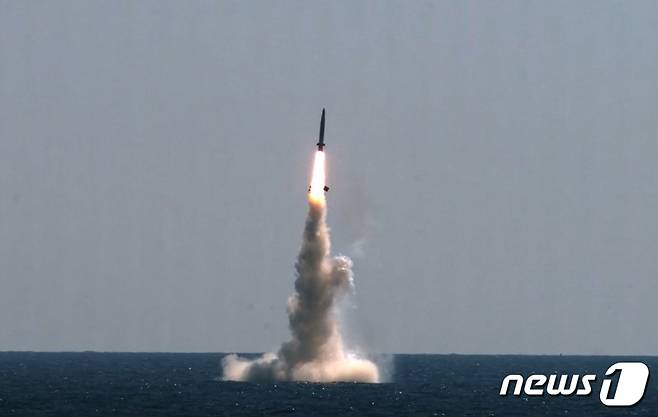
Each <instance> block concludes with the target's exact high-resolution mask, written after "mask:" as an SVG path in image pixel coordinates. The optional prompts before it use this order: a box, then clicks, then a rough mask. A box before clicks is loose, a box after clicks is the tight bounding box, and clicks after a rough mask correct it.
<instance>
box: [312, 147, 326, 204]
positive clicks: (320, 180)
mask: <svg viewBox="0 0 658 417" xmlns="http://www.w3.org/2000/svg"><path fill="white" fill-rule="evenodd" d="M324 160H325V155H324V151H316V152H315V160H314V162H313V175H312V177H311V186H310V188H309V191H308V198H309V201H311V202H313V203H323V204H324V203H325V196H324V192H325V190H324V187H325V179H326V173H325V168H324Z"/></svg>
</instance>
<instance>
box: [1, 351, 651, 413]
mask: <svg viewBox="0 0 658 417" xmlns="http://www.w3.org/2000/svg"><path fill="white" fill-rule="evenodd" d="M222 356H223V355H222V354H187V353H26V352H6V353H0V415H1V416H5V415H10V416H25V417H29V416H72V417H73V416H75V417H85V416H96V415H113V416H143V417H148V416H176V417H184V416H264V415H298V416H443V415H445V416H572V417H573V416H608V415H609V416H622V415H624V416H631V415H639V416H658V384H657V383H655V381H654V380H655V375H654V376H653V378H652V377H650V380H649V384H648V387H647V391H646V394H645V396H644V399H643V400H642V401H641V402H640V403H639V404H638V405H636V406H634V407H631V408H607V407H605V406H603V405H602V404H601V403H600V401H599V398H598V392H599V387H600V379H601V377H598V378H597V381H596V383H595V384H594V385H593V390H594V394H593V395H591V396H589V397H562V398H559V397H549V396H546V395H545V396H543V397H527V396H525V395H524V396H521V397H514V396H508V397H500V396H499V395H498V391H499V389H500V383H501V381H502V379H503V377H504V376H505V375H507V374H510V373H520V374H523V375H529V374H532V373H543V374H551V373H558V374H580V375H583V374H587V373H592V374H597V375H602V374H603V372H604V371H605V370H606V369H607V368H608V366H610V365H611V364H613V363H615V362H618V361H629V360H639V361H642V362H644V363H646V364H647V365H648V366H649V368H650V370H651V372H652V373H653V372H654V371H656V372H658V358H657V357H650V358H647V357H634V358H614V357H582V356H580V357H578V356H487V355H485V356H462V355H395V356H394V357H393V358H392V360H391V362H392V365H393V367H394V371H393V374H392V382H390V383H385V384H352V383H335V384H309V383H276V384H274V383H268V384H262V383H261V384H255V383H238V382H222V381H221V380H220V378H219V377H220V375H221V371H220V360H221V357H222Z"/></svg>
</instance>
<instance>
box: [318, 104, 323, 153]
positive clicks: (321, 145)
mask: <svg viewBox="0 0 658 417" xmlns="http://www.w3.org/2000/svg"><path fill="white" fill-rule="evenodd" d="M317 145H318V151H320V152H322V151H323V150H324V109H322V118H321V119H320V140H318V143H317Z"/></svg>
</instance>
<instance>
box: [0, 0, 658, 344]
mask: <svg viewBox="0 0 658 417" xmlns="http://www.w3.org/2000/svg"><path fill="white" fill-rule="evenodd" d="M657 16H658V4H657V3H655V2H642V1H637V2H623V1H582V2H570V1H554V2H541V1H534V2H532V1H530V2H528V1H518V2H517V1H500V2H485V1H482V2H462V1H450V2H447V1H439V2H402V1H400V2H397V1H384V2H379V1H377V2H376V1H372V2H369V1H357V2H352V1H338V2H314V3H309V2H302V1H282V2H228V1H226V2H224V1H221V2H214V1H188V2H178V1H138V2H133V1H116V2H100V1H92V2H88V1H82V0H81V1H61V2H46V1H31V2H19V1H0V350H44V351H61V350H67V351H70V350H74V351H77V350H98V351H190V352H195V351H202V352H232V351H238V352H243V351H248V352H261V351H270V350H272V349H276V348H277V346H279V344H280V343H281V342H282V341H285V340H287V339H288V328H287V318H286V313H285V306H286V300H287V297H288V296H289V295H290V293H291V292H292V289H293V281H294V260H295V258H296V255H297V251H298V249H299V246H300V242H301V240H300V239H301V233H302V228H303V225H304V219H305V214H306V210H307V203H306V189H307V186H308V181H309V175H310V169H311V167H310V164H311V160H312V157H313V151H314V146H313V145H314V144H315V142H316V141H317V130H318V126H319V118H320V112H321V110H322V108H323V107H326V109H327V127H326V134H325V140H326V142H327V148H326V150H327V164H328V170H329V172H328V182H329V184H328V185H329V186H330V187H331V191H330V192H329V195H328V205H329V213H328V222H329V224H330V226H331V228H332V236H333V249H334V251H335V252H336V253H340V254H345V255H348V256H350V257H352V258H353V260H354V270H355V283H356V294H355V295H354V296H353V297H352V298H351V299H349V300H347V301H346V302H345V306H344V311H343V313H342V314H343V321H344V322H345V324H344V325H345V326H346V334H347V338H348V341H349V342H350V344H352V345H353V346H358V347H359V348H360V349H362V350H365V351H370V352H408V353H416V352H424V353H453V352H454V353H528V354H559V353H563V354H653V355H656V354H658V332H656V325H655V322H654V320H655V318H656V317H658V303H657V302H656V296H657V295H658V279H657V278H658V218H657V216H656V214H657V213H658V169H657V168H656V161H657V160H658V122H657V121H656V120H657V119H656V109H657V108H658V17H657Z"/></svg>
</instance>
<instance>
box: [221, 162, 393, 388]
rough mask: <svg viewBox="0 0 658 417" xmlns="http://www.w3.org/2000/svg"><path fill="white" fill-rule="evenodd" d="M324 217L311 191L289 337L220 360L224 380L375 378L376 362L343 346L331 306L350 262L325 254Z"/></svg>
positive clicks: (346, 281) (342, 289) (348, 283)
mask: <svg viewBox="0 0 658 417" xmlns="http://www.w3.org/2000/svg"><path fill="white" fill-rule="evenodd" d="M322 156H323V157H324V155H322ZM316 161H317V160H316ZM323 169H324V167H323ZM323 185H324V184H323ZM316 196H317V194H316ZM325 218H326V203H325V199H324V195H322V197H321V198H314V196H313V193H311V194H310V195H309V212H308V218H307V219H306V226H305V228H304V236H303V242H302V247H301V250H300V252H299V256H298V257H297V263H296V265H295V269H296V270H297V279H296V280H295V293H294V294H293V295H292V296H291V297H290V298H289V299H288V321H289V325H290V331H291V333H292V339H291V340H290V341H288V342H286V343H284V344H283V345H282V346H281V348H280V349H279V352H278V353H276V354H275V353H266V354H264V355H263V356H261V357H260V358H257V359H255V360H249V359H245V358H240V357H238V356H237V355H228V356H226V357H225V358H224V359H223V360H222V366H223V371H224V375H223V379H224V380H230V381H271V380H275V381H313V382H335V381H356V382H379V380H380V379H379V370H378V369H377V366H376V365H375V364H374V363H373V362H371V361H369V360H367V359H362V358H357V357H356V356H355V355H352V354H350V353H348V352H347V351H346V350H345V348H344V346H343V340H342V338H341V334H340V329H339V326H338V322H337V320H336V312H335V309H336V302H337V301H338V300H339V298H340V297H341V296H343V295H345V294H347V293H349V292H350V291H351V290H352V287H353V282H352V269H351V268H352V261H351V260H350V259H349V258H347V257H345V256H335V257H332V256H331V255H330V249H331V247H330V238H329V230H328V228H327V224H326V221H325Z"/></svg>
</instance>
